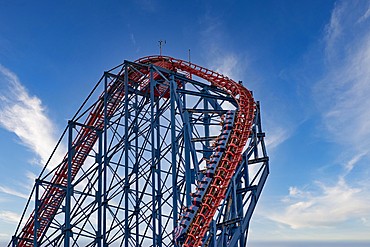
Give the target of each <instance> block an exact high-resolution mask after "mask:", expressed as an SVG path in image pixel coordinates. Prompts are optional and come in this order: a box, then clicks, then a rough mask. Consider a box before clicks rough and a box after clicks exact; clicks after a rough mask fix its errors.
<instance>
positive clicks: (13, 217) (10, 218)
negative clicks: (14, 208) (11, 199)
mask: <svg viewBox="0 0 370 247" xmlns="http://www.w3.org/2000/svg"><path fill="white" fill-rule="evenodd" d="M20 218H21V216H20V215H19V214H16V213H13V212H10V211H1V212H0V220H2V221H4V222H6V223H9V224H15V225H16V224H18V222H19V219H20ZM2 236H7V234H2Z"/></svg>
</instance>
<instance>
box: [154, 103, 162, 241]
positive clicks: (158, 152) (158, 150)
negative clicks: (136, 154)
mask: <svg viewBox="0 0 370 247" xmlns="http://www.w3.org/2000/svg"><path fill="white" fill-rule="evenodd" d="M159 101H160V98H159V97H158V101H157V105H156V121H155V128H156V130H157V148H156V152H155V153H156V156H157V203H158V214H157V218H158V243H157V245H158V246H159V247H161V246H162V207H161V205H162V186H161V183H162V181H161V173H162V171H161V160H160V156H161V129H160V122H159V119H160V117H159V116H160V114H161V112H160V109H159Z"/></svg>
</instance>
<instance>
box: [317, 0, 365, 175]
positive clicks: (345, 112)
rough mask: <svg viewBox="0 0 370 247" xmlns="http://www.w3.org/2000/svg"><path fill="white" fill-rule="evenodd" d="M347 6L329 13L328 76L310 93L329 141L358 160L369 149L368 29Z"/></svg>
mask: <svg viewBox="0 0 370 247" xmlns="http://www.w3.org/2000/svg"><path fill="white" fill-rule="evenodd" d="M348 6H349V2H346V1H342V2H339V3H338V4H336V6H335V9H334V10H333V12H332V17H331V21H330V24H329V25H328V26H327V30H326V35H325V40H326V51H329V52H328V53H327V54H326V58H327V69H328V72H327V75H326V76H325V77H324V79H323V80H321V81H319V82H318V83H317V84H316V85H315V87H314V90H313V91H314V95H315V100H316V103H317V105H318V106H319V110H320V111H321V114H322V117H323V122H324V125H325V127H326V129H327V130H329V132H328V133H329V134H330V137H329V138H330V139H332V140H333V141H335V142H338V143H341V144H344V145H346V146H347V147H350V148H347V150H348V151H350V152H352V153H353V152H355V154H356V155H355V156H356V157H357V156H358V157H360V156H362V155H364V154H366V153H368V150H369V146H370V108H369V107H368V106H369V105H370V97H369V95H370V84H369V81H370V70H369V68H370V28H369V24H368V23H365V22H362V23H357V22H356V20H357V19H358V17H357V18H356V16H357V15H358V13H359V12H360V11H359V10H358V9H350V10H351V11H349V10H348V8H349V7H348ZM366 13H367V12H366ZM366 15H367V14H365V15H364V16H366ZM333 54H336V55H333ZM339 54H340V55H339ZM351 155H353V154H351ZM347 159H350V158H348V157H347ZM352 163H353V162H352ZM352 163H351V162H350V163H348V164H349V166H348V164H347V168H349V169H352V167H353V164H354V163H353V164H352Z"/></svg>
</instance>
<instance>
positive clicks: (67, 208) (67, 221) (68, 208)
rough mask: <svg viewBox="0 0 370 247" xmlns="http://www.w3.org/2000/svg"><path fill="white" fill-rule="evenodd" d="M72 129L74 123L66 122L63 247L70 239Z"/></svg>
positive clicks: (67, 245) (66, 246)
mask: <svg viewBox="0 0 370 247" xmlns="http://www.w3.org/2000/svg"><path fill="white" fill-rule="evenodd" d="M73 128H74V123H73V122H72V121H68V167H67V169H68V171H67V193H66V201H65V202H66V205H65V212H64V215H65V229H64V232H65V235H64V247H69V242H70V238H71V196H72V184H71V183H72V157H73V156H74V149H73V146H72V145H73V143H72V142H73V137H72V134H73Z"/></svg>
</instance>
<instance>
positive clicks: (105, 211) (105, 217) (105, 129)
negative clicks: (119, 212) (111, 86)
mask: <svg viewBox="0 0 370 247" xmlns="http://www.w3.org/2000/svg"><path fill="white" fill-rule="evenodd" d="M107 105H108V75H107V73H106V72H105V73H104V170H103V194H104V196H103V247H106V246H107V236H106V233H107V206H108V202H107V167H108V159H107V145H108V133H107V132H108V131H107V129H108V112H107Z"/></svg>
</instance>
